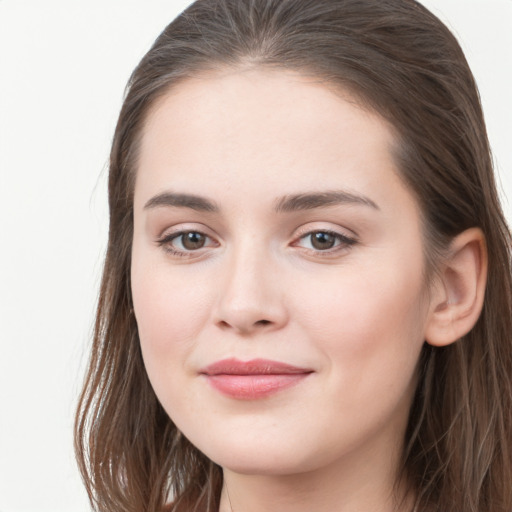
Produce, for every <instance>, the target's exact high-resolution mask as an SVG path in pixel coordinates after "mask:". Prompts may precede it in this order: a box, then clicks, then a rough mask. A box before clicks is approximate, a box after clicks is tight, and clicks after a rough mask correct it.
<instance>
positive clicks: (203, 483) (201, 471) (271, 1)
mask: <svg viewBox="0 0 512 512" xmlns="http://www.w3.org/2000/svg"><path fill="white" fill-rule="evenodd" d="M247 66H260V67H261V66H266V67H274V68H277V69H291V70H296V71H298V72H301V73H307V74H308V75H311V74H312V75H314V76H317V77H318V78H319V79H322V80H323V81H325V82H326V83H327V84H329V85H334V86H338V87H341V88H343V89H345V90H348V91H350V92H351V93H352V94H354V95H356V96H357V97H358V99H360V100H361V102H363V103H364V104H365V105H366V106H367V107H368V108H370V109H372V110H374V111H376V112H378V113H379V114H380V115H381V116H383V117H384V118H385V119H387V120H388V121H389V122H390V123H391V125H392V126H393V127H394V129H395V131H396V133H397V138H398V142H399V148H400V149H399V151H397V154H396V160H397V164H398V167H399V170H400V172H401V175H402V177H403V179H404V180H405V182H406V183H407V184H408V186H409V187H410V190H411V191H412V192H413V193H414V194H415V195H416V197H417V200H418V202H419V204H420V206H421V208H422V214H423V218H424V226H425V247H426V254H427V258H428V261H429V262H430V263H431V265H435V261H436V258H435V255H436V254H438V253H439V251H440V250H442V249H443V247H445V246H446V244H448V243H449V241H450V240H451V239H452V238H453V237H454V236H455V235H457V234H458V233H460V232H461V231H463V230H465V229H467V228H469V227H473V226H477V227H479V228H481V229H482V231H483V232H484V234H485V237H486V243H487V247H488V252H489V272H488V284H487V290H486V296H485V303H484V307H483V312H482V314H481V316H480V319H479V320H478V322H477V324H476V326H475V327H474V328H473V330H472V331H471V332H470V333H469V334H467V335H466V336H465V337H464V338H463V339H461V340H459V341H457V342H456V343H454V344H452V345H449V346H447V347H444V348H439V347H432V346H429V345H427V344H425V346H424V349H423V352H422V355H421V358H420V361H419V366H418V368H419V370H418V373H419V379H418V382H419V384H418V387H417V390H416V394H415V398H414V402H413V405H412V409H411V413H410V420H409V425H408V429H407V433H406V438H405V440H404V451H403V458H402V463H403V467H402V471H401V473H400V475H401V476H403V477H405V478H406V480H407V482H409V484H410V486H411V489H412V492H413V493H414V496H416V502H415V508H414V510H416V511H421V512H424V511H430V510H436V511H443V512H482V511H484V510H485V511H486V512H511V511H512V382H511V379H512V341H511V334H512V325H511V290H512V283H511V267H510V252H509V249H510V242H511V239H510V233H509V230H508V228H507V225H506V221H505V219H504V217H503V214H502V211H501V208H500V205H499V201H498V197H497V193H496V186H495V182H494V176H493V169H492V162H491V156H490V150H489V144H488V140H487V135H486V130H485V124H484V119H483V115H482V110H481V106H480V101H479V96H478V92H477V88H476V85H475V82H474V79H473V76H472V74H471V71H470V69H469V67H468V65H467V62H466V60H465V57H464V55H463V53H462V50H461V48H460V46H459V45H458V43H457V41H456V39H455V38H454V36H453V35H452V34H451V33H450V31H449V30H448V29H447V28H446V27H445V26H444V25H443V24H442V23H441V22H440V21H439V20H438V19H437V18H436V17H435V16H434V15H432V14H431V13H430V12H429V11H427V10H426V9H425V8H424V7H422V6H421V5H420V4H419V3H417V2H415V1H414V0H198V1H197V2H195V3H194V4H193V5H192V6H191V7H189V8H188V9H187V10H186V11H185V12H183V13H182V14H181V15H180V16H179V17H178V18H177V19H176V20H175V21H173V22H172V23H171V24H170V25H169V26H168V27H167V28H166V29H165V30H164V32H163V33H162V34H161V35H160V36H159V37H158V39H157V40H156V42H155V43H154V45H153V47H152V48H151V49H150V50H149V52H148V53H147V54H146V55H145V57H144V58H143V59H142V61H141V62H140V64H139V65H138V67H137V68H136V69H135V71H134V73H133V74H132V76H131V79H130V81H129V84H128V88H127V93H126V97H125V101H124V104H123V107H122V110H121V113H120V116H119V121H118V124H117V128H116V131H115V136H114V141H113V145H112V152H111V157H110V174H109V206H110V230H109V244H108V251H107V256H106V261H105V267H104V273H103V280H102V284H101V293H100V299H99V304H98V310H97V318H96V325H95V332H94V342H93V346H92V356H91V359H90V364H89V370H88V373H87V376H86V380H85V385H84V389H83V392H82V394H81V397H80V402H79V406H78V412H77V416H76V435H75V442H76V453H77V458H78V462H79V465H80V469H81V471H82V475H83V478H84V480H85V483H86V486H87V490H88V492H89V496H90V499H91V502H92V503H93V505H94V507H95V510H97V511H101V512H114V511H115V512H144V511H146V512H155V511H160V510H162V508H163V507H164V504H165V502H166V500H167V499H169V496H172V497H173V499H174V502H175V504H174V507H173V510H174V511H175V512H183V511H187V512H190V511H191V510H201V511H203V510H208V511H212V512H213V511H214V510H217V507H218V502H219V494H220V488H221V485H222V473H221V470H220V468H219V467H218V466H216V465H215V464H214V463H213V462H211V461H210V460H208V459H207V458H206V457H205V456H204V455H203V454H202V453H201V452H199V451H198V450H197V449H196V448H195V447H194V446H192V445H191V444H190V443H189V442H188V441H187V439H186V438H184V437H183V436H182V435H181V434H180V432H178V431H177V429H176V427H175V426H174V424H173V423H172V420H171V419H170V418H169V417H168V416H167V414H166V413H165V412H164V410H163V409H162V407H161V405H160V404H159V402H158V400H157V398H156V396H155V394H154V392H153V390H152V388H151V386H150V383H149V381H148V378H147V375H146V372H145V369H144V365H143V361H142V357H141V351H140V348H139V340H138V333H137V324H136V321H135V318H134V316H133V313H132V309H131V308H132V301H131V290H130V256H131V243H132V230H133V212H132V203H133V188H134V176H135V173H136V169H137V153H138V147H139V140H140V136H141V131H142V129H143V124H144V120H145V118H146V116H147V115H148V111H149V110H150V108H151V106H152V105H154V103H155V100H156V99H157V98H158V97H160V96H162V95H163V94H165V93H166V92H167V91H168V90H169V88H170V87H173V86H175V85H176V84H177V83H178V82H180V81H183V80H186V79H187V78H188V77H190V76H193V75H194V74H196V73H200V72H203V71H205V70H210V69H215V68H225V67H231V68H238V67H247Z"/></svg>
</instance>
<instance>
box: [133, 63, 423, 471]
mask: <svg viewBox="0 0 512 512" xmlns="http://www.w3.org/2000/svg"><path fill="white" fill-rule="evenodd" d="M393 144H394V140H393V135H392V131H391V129H390V127H389V126H388V125H387V124H386V122H384V121H383V120H382V119H381V118H380V117H378V116H377V115H375V114H371V113H369V112H368V111H366V110H364V109H362V108H361V107H360V106H358V104H357V103H356V102H355V101H353V100H352V99H351V98H350V96H348V95H341V94H336V93H335V92H333V91H332V90H329V89H328V88H327V87H326V86H324V85H321V84H319V83H318V81H315V80H313V79H308V78H304V77H300V76H298V75H295V74H291V73H285V72H277V71H273V72H270V71H262V70H252V71H239V72H229V71H226V73H225V74H217V75H215V76H206V77H204V78H197V79H193V80H189V81H187V82H184V83H182V84H180V85H179V86H176V87H175V88H174V89H172V90H171V91H170V92H169V93H168V94H167V95H166V96H165V97H164V98H163V99H161V100H159V102H158V103H157V105H156V106H155V108H154V109H153V110H152V112H151V114H150V115H149V117H148V120H147V123H146V125H145V128H144V132H143V138H142V144H141V150H140V160H139V165H138V170H137V179H136V185H135V200H134V222H135V230H134V238H133V261H132V289H133V300H134V308H135V314H136V318H137V323H138V327H139V335H140V341H141V346H142V352H143V356H144V361H145V364H146V368H147V372H148V375H149V378H150V380H151V383H152V385H153V387H154V390H155V392H156V394H157V396H158V398H159V400H160V401H161V403H162V405H163V407H164V408H165V410H166V411H167V413H168V414H169V416H170V417H171V418H172V420H173V421H174V422H175V424H176V425H177V427H178V428H179V429H180V430H181V431H182V432H183V434H184V435H185V436H186V437H187V438H188V439H189V440H190V441H191V442H192V443H193V444H194V445H195V446H197V447H198V448H199V449H200V450H201V451H203V452H204V453H205V454H206V455H207V456H208V457H210V458H211V459H212V460H213V461H215V462H216V463H218V464H220V465H221V466H223V467H225V468H229V469H230V470H232V471H237V472H241V473H253V474H289V473H296V472H305V471H312V470H315V469H320V468H325V467H328V466H332V465H333V464H338V465H341V466H343V465H345V467H346V468H351V469H353V468H354V467H355V464H363V465H364V464H366V465H367V466H368V472H369V474H370V473H371V472H372V471H374V469H375V468H380V467H381V466H382V465H384V466H385V465H386V464H389V460H391V459H392V458H393V457H395V456H396V455H397V454H398V453H399V451H400V446H401V443H402V440H403V436H404V430H405V426H406V423H407V416H408V411H409V408H410V403H411V399H412V393H413V390H414V387H415V375H416V364H417V361H418V357H419V353H420V350H421V347H422V344H423V341H424V330H425V327H426V323H427V321H428V317H429V304H428V300H427V299H426V295H427V294H426V293H425V278H424V258H423V243H422V235H421V225H420V224H421V223H420V212H419V210H418V205H417V203H416V201H415V199H414V198H413V196H412V194H411V193H410V192H409V191H408V189H407V188H406V187H405V186H404V184H403V183H402V181H401V180H400V178H399V176H398V174H397V168H396V164H395V161H394V159H393V156H392V151H393V149H392V148H393ZM390 457H391V459H390Z"/></svg>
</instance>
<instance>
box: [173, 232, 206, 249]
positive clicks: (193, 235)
mask: <svg viewBox="0 0 512 512" xmlns="http://www.w3.org/2000/svg"><path fill="white" fill-rule="evenodd" d="M177 239H178V240H180V239H181V240H180V241H181V245H182V247H183V249H185V250H187V251H194V250H196V249H201V248H202V247H204V245H205V243H206V236H205V235H203V234H202V233H198V232H197V231H188V232H187V233H182V234H181V235H179V236H178V237H177Z"/></svg>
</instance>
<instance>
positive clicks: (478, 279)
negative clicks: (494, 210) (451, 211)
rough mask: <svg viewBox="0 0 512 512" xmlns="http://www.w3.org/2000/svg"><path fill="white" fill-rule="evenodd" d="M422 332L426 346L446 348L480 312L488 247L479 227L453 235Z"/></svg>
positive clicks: (465, 332)
mask: <svg viewBox="0 0 512 512" xmlns="http://www.w3.org/2000/svg"><path fill="white" fill-rule="evenodd" d="M441 265H442V266H441V268H440V272H439V276H438V279H437V282H436V284H435V290H433V293H432V300H431V304H430V314H429V318H428V322H427V326H426V330H425V339H426V341H427V343H429V344H430V345H434V346H445V345H449V344H450V343H453V342H455V341H457V340H458V339H460V338H461V337H462V336H464V335H465V334H467V333H468V332H469V331H470V330H471V329H472V328H473V326H474V325H475V324H476V322H477V320H478V317H479V316H480V313H481V311H482V307H483V302H484V295H485V285H486V280H487V248H486V243H485V237H484V234H483V233H482V231H481V230H480V229H479V228H471V229H467V230H466V231H463V232H462V233H461V234H459V235H458V236H456V237H455V238H454V239H453V241H452V243H451V244H450V249H449V252H448V256H447V257H446V258H445V259H444V260H443V262H442V264H441Z"/></svg>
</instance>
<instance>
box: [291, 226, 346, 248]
mask: <svg viewBox="0 0 512 512" xmlns="http://www.w3.org/2000/svg"><path fill="white" fill-rule="evenodd" d="M355 243H356V240H355V239H354V238H350V237H348V236H345V235H342V234H341V233H336V232H334V231H328V230H318V231H310V232H309V233H306V234H305V235H303V236H301V237H300V238H299V240H298V242H296V243H295V244H294V245H297V246H299V247H303V248H305V249H310V250H312V251H317V252H318V251H320V252H328V251H331V252H332V250H337V249H338V248H339V249H343V248H345V247H348V246H351V245H354V244H355Z"/></svg>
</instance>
